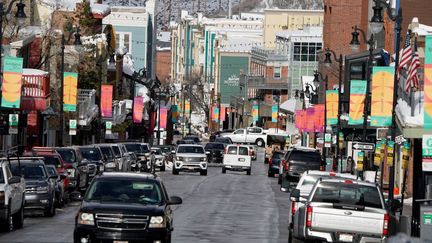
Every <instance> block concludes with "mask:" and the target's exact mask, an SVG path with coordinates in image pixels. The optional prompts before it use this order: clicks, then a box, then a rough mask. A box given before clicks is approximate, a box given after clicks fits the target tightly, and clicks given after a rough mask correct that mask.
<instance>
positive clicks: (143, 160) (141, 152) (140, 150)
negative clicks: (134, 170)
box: [123, 142, 150, 171]
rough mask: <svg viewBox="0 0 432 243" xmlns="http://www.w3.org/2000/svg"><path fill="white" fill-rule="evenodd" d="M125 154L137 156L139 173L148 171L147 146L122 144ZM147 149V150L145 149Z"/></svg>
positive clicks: (136, 143) (135, 143)
mask: <svg viewBox="0 0 432 243" xmlns="http://www.w3.org/2000/svg"><path fill="white" fill-rule="evenodd" d="M123 145H124V146H125V148H126V150H127V152H131V153H135V155H136V156H137V159H138V161H137V163H138V164H137V165H138V167H139V170H140V171H149V170H150V167H149V166H148V165H147V162H148V161H149V159H150V149H149V148H148V145H145V144H144V145H143V144H141V143H139V142H126V143H123ZM145 148H147V150H146V149H145Z"/></svg>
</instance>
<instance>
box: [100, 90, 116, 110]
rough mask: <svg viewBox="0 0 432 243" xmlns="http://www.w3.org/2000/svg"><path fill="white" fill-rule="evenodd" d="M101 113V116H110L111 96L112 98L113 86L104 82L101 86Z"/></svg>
mask: <svg viewBox="0 0 432 243" xmlns="http://www.w3.org/2000/svg"><path fill="white" fill-rule="evenodd" d="M101 91H102V92H101V93H102V95H101V107H100V109H101V112H102V113H101V114H102V117H109V118H110V117H112V98H113V86H112V85H109V84H104V85H102V87H101Z"/></svg>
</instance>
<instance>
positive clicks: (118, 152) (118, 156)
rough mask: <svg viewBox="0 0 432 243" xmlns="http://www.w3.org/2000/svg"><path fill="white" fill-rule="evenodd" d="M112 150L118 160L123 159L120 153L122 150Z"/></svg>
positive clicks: (115, 147) (115, 148)
mask: <svg viewBox="0 0 432 243" xmlns="http://www.w3.org/2000/svg"><path fill="white" fill-rule="evenodd" d="M112 149H113V151H114V155H115V157H116V158H120V157H121V153H120V149H119V147H117V146H112Z"/></svg>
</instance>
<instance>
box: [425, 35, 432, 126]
mask: <svg viewBox="0 0 432 243" xmlns="http://www.w3.org/2000/svg"><path fill="white" fill-rule="evenodd" d="M425 50H427V51H425V61H424V62H425V64H424V129H425V130H432V52H431V51H430V50H432V35H428V36H426V47H425Z"/></svg>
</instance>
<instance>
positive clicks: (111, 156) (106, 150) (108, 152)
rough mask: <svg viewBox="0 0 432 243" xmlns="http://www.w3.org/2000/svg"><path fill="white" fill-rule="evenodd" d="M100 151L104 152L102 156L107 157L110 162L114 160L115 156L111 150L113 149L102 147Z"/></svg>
mask: <svg viewBox="0 0 432 243" xmlns="http://www.w3.org/2000/svg"><path fill="white" fill-rule="evenodd" d="M100 150H101V151H102V154H103V155H105V156H106V157H107V159H108V160H113V159H114V154H113V152H112V150H111V147H100Z"/></svg>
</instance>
